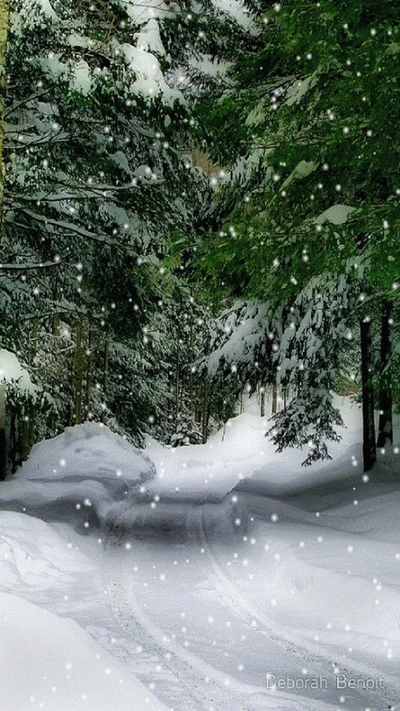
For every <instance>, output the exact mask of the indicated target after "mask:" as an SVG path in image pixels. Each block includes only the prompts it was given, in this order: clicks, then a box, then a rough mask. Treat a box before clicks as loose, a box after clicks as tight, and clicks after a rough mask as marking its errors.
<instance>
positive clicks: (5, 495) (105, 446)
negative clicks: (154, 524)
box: [0, 422, 155, 528]
mask: <svg viewBox="0 0 400 711" xmlns="http://www.w3.org/2000/svg"><path fill="white" fill-rule="evenodd" d="M154 476H155V468H154V465H153V464H152V463H151V462H150V461H149V460H148V459H147V457H145V456H143V455H142V454H141V452H140V451H139V450H138V449H136V448H135V447H133V446H132V445H130V444H129V443H128V442H126V440H124V439H123V438H122V437H120V436H119V435H117V434H114V433H113V432H111V431H110V430H109V429H108V428H107V427H104V426H103V425H101V424H98V423H94V422H87V423H85V424H84V425H79V426H76V427H69V428H67V429H66V430H65V432H64V433H63V434H62V435H59V436H58V437H55V438H54V439H51V440H45V441H43V442H40V443H39V444H37V445H35V447H34V448H33V450H32V454H31V457H30V459H29V460H28V462H26V463H25V464H24V465H23V467H22V468H20V469H18V470H17V472H16V474H15V477H14V478H12V479H9V480H8V481H7V482H4V484H2V486H1V490H0V504H1V505H2V507H3V508H13V509H17V510H23V511H27V512H28V513H35V515H39V516H42V517H44V518H50V520H67V521H75V522H78V523H80V524H81V525H82V526H84V527H85V528H89V527H90V526H92V525H95V524H98V523H103V524H104V523H106V522H107V521H108V520H109V518H110V517H111V518H112V516H113V514H114V513H115V512H116V511H117V510H121V509H122V510H124V509H125V508H127V507H129V506H130V505H131V503H132V500H135V498H136V496H137V491H138V488H139V487H140V485H141V484H142V482H145V481H148V480H149V479H151V478H152V477H154Z"/></svg>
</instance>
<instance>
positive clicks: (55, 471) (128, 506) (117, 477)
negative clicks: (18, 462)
mask: <svg viewBox="0 0 400 711" xmlns="http://www.w3.org/2000/svg"><path fill="white" fill-rule="evenodd" d="M228 430H229V432H228ZM264 431H265V426H264V423H263V421H262V419H261V418H259V417H258V416H256V415H246V414H245V415H242V416H239V417H238V418H236V420H235V421H234V422H232V424H231V427H230V428H228V427H227V432H226V433H223V435H222V437H221V436H220V435H215V437H214V438H213V439H212V440H211V441H210V442H209V443H208V444H207V445H200V446H190V447H183V448H180V449H179V450H174V449H168V448H165V447H161V446H160V445H158V444H157V443H154V441H153V442H152V443H151V446H149V448H148V450H147V453H148V454H149V456H150V457H151V460H152V461H150V460H149V459H144V458H143V457H142V455H141V453H140V452H138V451H137V450H134V449H133V448H132V447H131V446H130V445H129V444H128V443H127V442H125V441H124V440H122V438H119V437H118V436H116V435H113V434H112V433H111V432H110V431H108V430H107V429H106V428H103V427H101V426H100V425H94V424H89V425H84V426H82V427H80V428H71V429H70V430H68V431H67V432H66V433H64V434H63V435H61V436H60V437H58V438H55V439H54V440H50V441H47V442H43V443H41V444H40V445H38V446H37V447H36V448H35V450H34V452H33V454H32V456H31V458H30V460H29V462H28V463H27V464H26V465H25V467H24V469H23V471H21V472H20V473H19V476H17V477H16V478H15V479H14V480H11V481H9V482H6V483H5V484H3V487H2V505H3V506H4V508H8V509H9V510H4V511H2V512H1V516H0V596H1V598H2V605H3V609H4V610H6V613H5V614H4V615H3V617H2V618H0V653H2V650H3V648H4V654H3V656H2V660H3V661H2V670H1V672H2V677H1V679H0V708H1V709H3V707H4V709H5V710H6V711H31V710H32V709H35V708H43V709H46V711H127V709H132V710H133V709H134V711H166V710H167V709H168V710H169V711H171V710H172V709H173V711H268V709H279V710H280V711H336V710H338V709H344V711H367V710H369V711H383V710H384V709H387V710H388V709H392V711H395V709H399V708H400V706H399V702H400V675H399V662H400V491H399V487H398V474H397V472H398V469H399V464H398V453H399V452H400V449H399V448H397V447H396V451H395V450H394V451H393V452H392V453H388V454H387V455H385V457H382V459H381V461H380V462H378V467H377V468H376V470H375V472H374V476H373V477H371V478H369V477H365V476H363V473H362V471H361V468H360V466H359V463H358V462H359V459H360V457H359V445H358V444H357V437H358V434H357V430H356V429H353V430H349V433H348V435H347V439H344V440H343V442H342V444H340V445H338V449H337V451H336V459H334V460H333V461H332V462H331V463H325V464H322V465H321V466H319V467H318V466H317V467H315V468H314V469H313V470H312V472H311V471H310V472H309V473H308V475H307V476H305V475H304V470H303V469H302V468H301V466H300V461H301V456H302V455H301V453H300V452H293V451H290V452H288V453H285V455H284V456H280V457H277V456H276V455H275V453H274V452H273V451H271V450H270V449H268V448H267V443H266V440H265V437H264ZM156 472H157V474H156ZM155 474H156V475H155ZM74 529H75V530H74ZM88 534H89V535H88ZM16 610H17V611H18V614H16V613H15V611H16ZM20 619H23V620H25V622H24V624H25V627H24V629H23V633H22V632H21V626H20ZM4 640H9V641H8V642H7V641H6V642H5V641H4ZM60 640H62V641H61V642H60ZM27 650H28V652H27ZM37 650H41V651H40V654H38V653H37ZM77 657H79V658H80V659H81V661H80V662H79V664H74V663H73V660H74V659H75V658H77ZM25 658H26V659H28V663H27V664H25V663H24V662H21V660H23V659H25ZM27 670H29V673H27ZM1 672H0V676H1ZM21 679H23V683H22V682H21ZM32 699H33V701H32Z"/></svg>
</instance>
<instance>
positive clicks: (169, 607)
mask: <svg viewBox="0 0 400 711" xmlns="http://www.w3.org/2000/svg"><path fill="white" fill-rule="evenodd" d="M143 508H144V509H145V510H144V511H143V514H142V515H141V516H138V518H139V521H140V525H139V529H140V532H139V538H137V537H136V535H138V530H137V529H136V535H135V529H134V528H133V529H132V530H131V531H130V532H128V531H125V532H124V534H122V536H120V537H119V538H117V539H115V540H114V543H113V544H112V545H110V546H109V548H108V562H107V567H108V570H109V580H108V590H109V599H110V601H111V603H112V608H113V611H114V614H115V616H116V618H117V620H118V622H119V624H120V625H121V626H122V627H123V628H124V630H125V632H128V633H130V634H131V635H132V636H133V637H135V638H136V639H137V638H140V639H143V640H144V643H143V646H144V647H145V648H147V650H148V651H151V653H152V655H153V657H154V660H155V662H154V664H155V669H154V678H155V679H157V677H159V676H160V672H161V670H163V672H162V674H161V677H163V675H165V668H167V669H168V670H169V671H170V672H172V674H173V675H174V677H175V679H177V680H179V681H178V688H179V682H180V684H181V685H183V687H184V689H185V694H184V695H182V694H181V701H179V692H178V702H177V700H176V695H175V694H174V697H173V698H171V696H170V692H168V690H167V689H166V687H165V684H162V687H163V688H161V689H159V692H160V698H161V700H162V701H164V703H165V704H166V705H171V704H172V707H173V708H175V709H182V711H183V709H185V708H187V709H193V711H197V709H201V710H202V711H203V710H204V711H207V710H208V709H210V708H215V709H216V710H217V711H219V709H221V710H222V709H232V711H236V709H237V710H238V711H241V710H242V709H243V708H245V709H246V711H247V710H248V711H253V710H254V711H255V710H256V709H259V708H262V709H267V708H274V707H276V706H278V707H279V708H283V707H282V705H281V704H282V703H284V704H287V708H290V709H292V711H293V709H297V708H299V709H300V708H305V709H309V710H310V711H311V709H314V708H318V709H322V708H329V709H336V708H337V707H338V706H339V705H340V707H341V708H345V709H348V710H349V711H350V710H351V711H353V710H354V711H355V710H356V709H365V708H371V709H380V708H382V706H384V707H388V706H390V705H392V704H394V703H395V700H396V696H397V697H398V685H396V684H395V685H394V686H393V684H392V683H388V682H389V680H388V679H387V678H386V679H385V686H384V688H383V689H381V688H379V689H378V688H377V689H375V690H374V693H373V694H371V690H368V689H357V688H353V689H351V692H349V690H348V689H346V692H345V693H343V692H340V690H338V688H337V687H336V676H335V673H336V674H337V673H338V672H340V674H342V675H346V677H347V678H349V679H364V678H368V679H371V680H372V679H374V680H375V682H376V685H378V679H379V678H380V677H379V669H377V668H371V666H368V665H367V664H366V663H365V662H363V663H357V662H355V663H353V661H352V662H351V663H350V660H342V659H341V660H340V661H339V662H338V655H337V653H336V654H334V656H332V655H331V653H330V650H329V649H328V650H327V649H324V648H323V647H321V645H317V644H316V643H313V642H311V641H309V640H308V641H307V640H306V639H299V635H298V634H297V632H296V633H295V632H294V631H293V633H292V634H291V633H290V630H288V628H287V627H286V629H285V628H284V627H283V626H282V625H279V624H277V623H276V621H275V622H274V621H273V619H272V618H270V617H269V616H268V615H267V614H265V612H264V611H263V612H261V611H260V610H259V609H257V607H256V606H254V604H253V603H252V602H251V601H250V600H248V599H247V598H246V597H245V596H244V595H243V593H241V592H240V590H239V589H238V586H237V585H235V583H234V582H233V581H231V580H229V578H228V576H227V575H226V574H225V572H224V571H223V570H222V568H221V566H220V565H219V564H218V562H217V560H216V558H215V557H214V554H213V552H212V550H211V547H210V545H209V544H208V541H207V533H206V531H207V529H208V530H209V532H210V535H211V537H212V536H213V530H215V529H216V528H218V536H217V539H218V540H217V542H216V541H215V536H214V546H217V548H218V550H219V553H220V555H221V551H223V555H224V556H225V555H226V552H227V550H229V552H230V554H232V548H234V547H235V546H234V545H233V546H232V544H235V543H236V542H237V541H235V537H234V536H233V537H232V536H229V526H228V525H225V526H224V527H225V536H226V537H225V540H222V539H221V525H220V524H219V525H218V523H217V521H218V520H219V522H220V521H221V520H223V519H224V517H225V518H226V520H228V517H227V516H226V514H227V509H226V506H225V505H223V504H220V505H214V506H213V507H212V508H214V511H213V512H212V515H211V516H210V515H208V516H205V517H204V514H205V512H206V510H207V508H208V509H210V508H211V507H210V506H208V507H204V506H201V505H197V506H190V505H188V504H186V505H185V508H186V509H187V518H186V522H187V530H186V534H185V532H184V530H183V526H182V525H181V528H180V532H179V535H178V540H176V538H177V534H176V530H174V528H173V517H174V514H175V513H176V505H175V506H174V505H171V504H162V505H161V508H163V514H162V518H163V521H164V527H163V530H161V531H160V530H159V528H158V526H159V522H160V512H157V516H155V515H154V514H152V512H151V509H149V507H148V506H147V507H146V508H145V506H143ZM168 509H170V516H171V527H170V530H171V531H174V533H173V536H172V540H169V541H166V540H165V530H166V528H167V525H166V522H167V520H168ZM217 509H219V510H217ZM180 513H181V517H182V508H180ZM152 515H154V519H155V521H154V523H155V526H154V528H153V529H152V528H151V518H152ZM204 520H206V521H207V523H206V525H205V526H204ZM181 524H182V521H181ZM229 537H230V540H228V539H229ZM177 601H179V607H177V605H176V603H177ZM268 674H270V675H272V676H273V677H276V678H278V679H279V678H280V679H285V678H290V679H294V680H296V679H299V680H300V681H301V680H302V679H303V680H305V679H306V678H308V679H314V680H320V679H322V680H326V681H323V682H321V684H322V688H319V689H310V688H307V689H306V690H304V689H302V690H301V692H300V693H299V692H297V693H295V694H294V693H293V692H292V693H290V692H288V691H287V690H285V691H282V690H279V691H276V690H273V689H270V688H267V687H268V686H269V685H270V679H271V678H272V676H271V677H270V678H269V679H268V680H267V675H268ZM390 681H391V682H392V681H395V680H392V679H391V680H390ZM304 683H305V682H304ZM309 683H310V682H309ZM371 683H372V682H371ZM325 685H326V687H327V688H325ZM156 687H157V683H156ZM156 691H157V689H156ZM188 692H189V698H188V697H187V693H188ZM164 694H165V696H164ZM371 696H372V699H371ZM285 707H286V706H285Z"/></svg>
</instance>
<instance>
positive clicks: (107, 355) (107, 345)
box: [101, 336, 111, 422]
mask: <svg viewBox="0 0 400 711" xmlns="http://www.w3.org/2000/svg"><path fill="white" fill-rule="evenodd" d="M110 343H111V340H110V336H107V337H106V342H105V345H104V372H103V390H104V402H105V404H106V402H107V389H108V372H109V369H110ZM101 419H102V420H103V422H104V420H105V411H104V412H103V415H102V418H101Z"/></svg>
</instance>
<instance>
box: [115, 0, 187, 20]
mask: <svg viewBox="0 0 400 711" xmlns="http://www.w3.org/2000/svg"><path fill="white" fill-rule="evenodd" d="M125 6H126V11H127V13H128V15H129V17H130V19H131V20H132V21H133V22H134V23H135V25H140V24H141V23H146V22H148V20H149V19H151V18H157V17H160V18H163V17H166V16H167V15H168V14H171V12H172V8H171V6H167V5H166V4H165V3H164V2H163V0H143V1H142V2H141V3H138V2H137V0H126V2H125ZM175 7H176V5H175Z"/></svg>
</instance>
